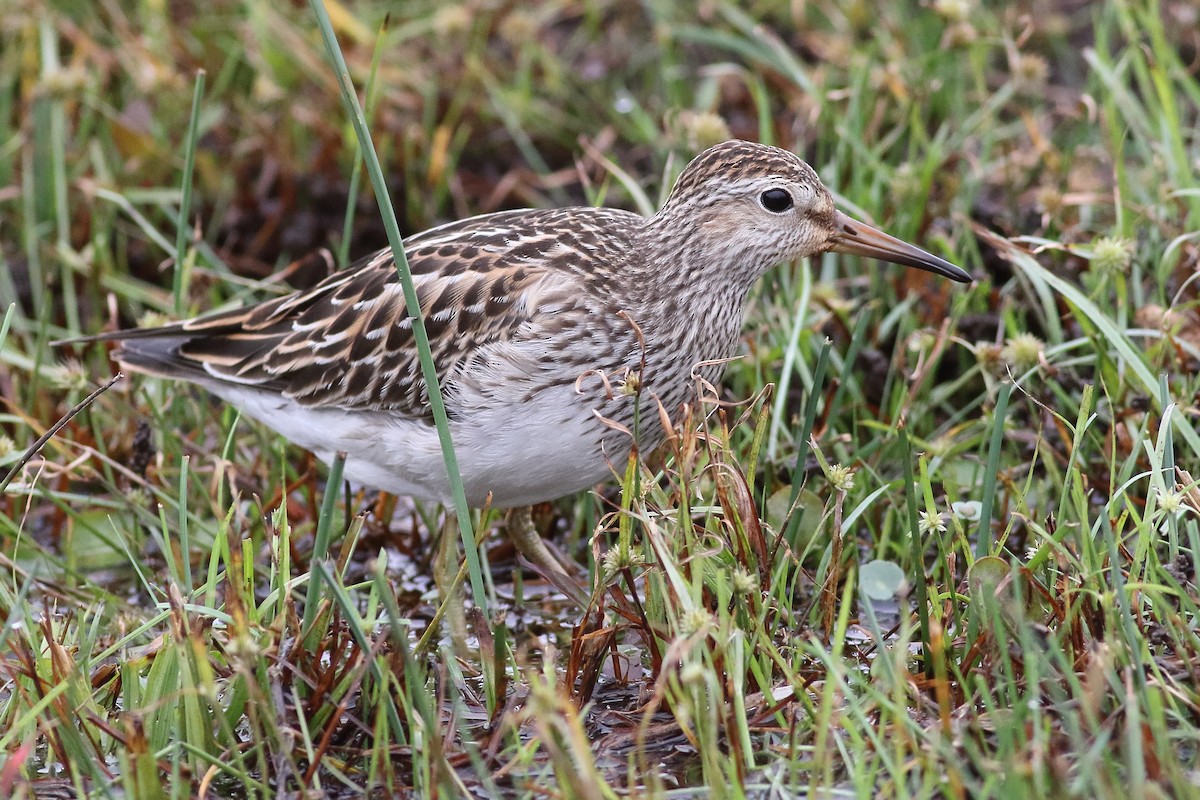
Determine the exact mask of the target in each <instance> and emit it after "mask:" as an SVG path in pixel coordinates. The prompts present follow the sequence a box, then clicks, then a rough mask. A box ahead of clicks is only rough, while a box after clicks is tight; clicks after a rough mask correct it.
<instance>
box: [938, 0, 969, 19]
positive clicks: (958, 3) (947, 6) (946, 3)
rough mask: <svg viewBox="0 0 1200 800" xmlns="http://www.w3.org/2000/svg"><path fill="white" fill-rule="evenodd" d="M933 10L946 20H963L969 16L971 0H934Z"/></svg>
mask: <svg viewBox="0 0 1200 800" xmlns="http://www.w3.org/2000/svg"><path fill="white" fill-rule="evenodd" d="M933 10H934V11H935V12H936V13H937V15H938V16H939V17H941V18H942V19H944V20H946V21H947V22H965V21H966V20H967V18H968V17H970V16H971V11H972V9H971V0H934V2H933Z"/></svg>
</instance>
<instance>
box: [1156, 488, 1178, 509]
mask: <svg viewBox="0 0 1200 800" xmlns="http://www.w3.org/2000/svg"><path fill="white" fill-rule="evenodd" d="M1158 505H1159V507H1160V508H1161V509H1162V510H1163V511H1165V512H1167V513H1168V514H1174V513H1176V512H1178V511H1181V510H1182V509H1183V492H1171V491H1162V490H1159V492H1158Z"/></svg>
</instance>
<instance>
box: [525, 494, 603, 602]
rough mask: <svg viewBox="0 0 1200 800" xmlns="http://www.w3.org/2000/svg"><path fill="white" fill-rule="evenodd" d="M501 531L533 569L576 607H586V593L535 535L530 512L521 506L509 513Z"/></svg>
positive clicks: (535, 531)
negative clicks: (505, 531) (505, 532)
mask: <svg viewBox="0 0 1200 800" xmlns="http://www.w3.org/2000/svg"><path fill="white" fill-rule="evenodd" d="M505 529H506V530H507V532H508V538H509V541H511V542H512V543H513V547H515V548H517V552H518V553H520V554H521V555H522V556H524V557H525V560H526V561H527V562H529V564H530V566H532V567H533V568H534V570H536V571H537V572H538V573H539V574H540V575H541V576H542V577H543V578H545V579H546V580H548V581H550V582H551V583H553V584H554V585H555V586H556V587H557V588H558V589H559V590H560V591H562V592H563V593H564V594H566V595H567V597H569V598H571V599H572V600H574V601H575V602H576V603H578V604H579V605H580V607H582V608H586V607H587V605H588V596H587V593H586V592H585V591H584V590H583V589H582V588H581V587H580V585H579V583H578V582H577V581H576V580H575V578H574V577H572V575H571V573H570V572H568V571H567V568H566V567H565V566H564V565H563V564H562V562H561V561H559V560H558V559H557V558H555V556H554V554H553V553H551V552H550V549H549V548H547V547H546V543H545V542H543V541H542V537H541V535H540V534H538V531H537V528H536V527H535V526H534V524H533V509H532V508H531V507H530V506H521V507H520V508H514V509H513V510H512V511H511V512H509V515H508V521H507V522H506V523H505Z"/></svg>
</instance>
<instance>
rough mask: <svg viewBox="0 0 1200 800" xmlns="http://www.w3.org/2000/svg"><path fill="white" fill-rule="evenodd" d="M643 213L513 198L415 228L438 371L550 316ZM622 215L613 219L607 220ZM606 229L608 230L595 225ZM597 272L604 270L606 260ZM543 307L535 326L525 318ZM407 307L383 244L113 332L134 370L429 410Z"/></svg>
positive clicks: (317, 400) (325, 402)
mask: <svg viewBox="0 0 1200 800" xmlns="http://www.w3.org/2000/svg"><path fill="white" fill-rule="evenodd" d="M637 219H640V218H638V217H636V216H635V215H631V214H628V212H621V211H613V210H610V209H587V208H569V209H550V210H545V211H514V212H500V213H497V214H489V215H485V216H481V217H473V218H471V219H468V220H464V221H462V222H456V223H450V224H448V225H443V226H441V227H438V228H433V229H431V230H429V231H425V232H424V233H420V234H417V235H415V236H412V237H410V238H409V239H407V240H406V241H405V253H406V256H407V258H408V261H409V266H410V269H411V272H412V276H413V283H414V286H415V289H416V292H417V296H418V298H419V300H420V303H421V310H422V316H423V317H424V319H425V328H426V330H427V331H428V333H429V340H430V347H431V350H432V353H433V360H434V363H435V364H436V365H437V371H438V374H439V377H440V378H441V379H442V380H443V381H444V380H445V379H446V376H448V375H449V376H452V375H453V374H454V370H455V368H456V367H459V366H461V365H464V364H467V363H469V362H470V361H471V360H472V356H477V355H478V354H479V352H480V351H481V349H483V348H486V347H487V346H489V345H496V344H502V343H504V342H508V341H511V340H513V339H514V338H515V337H519V336H522V335H537V336H546V335H547V333H546V325H545V324H543V323H549V328H550V329H552V328H553V323H552V321H551V320H550V319H547V318H548V317H550V318H552V317H553V315H554V313H555V312H556V311H558V310H561V309H564V308H566V307H568V306H569V305H570V304H571V303H572V302H573V301H572V300H571V298H572V297H578V295H579V294H580V293H581V292H583V291H585V290H586V288H587V287H588V286H589V284H591V285H594V284H595V282H596V281H595V275H594V274H593V273H594V270H592V269H590V268H589V265H594V264H597V263H600V264H604V263H611V261H612V258H613V257H614V255H615V253H614V252H613V251H615V250H617V249H620V248H621V247H623V246H624V241H625V240H624V239H622V237H620V236H614V235H610V234H608V233H607V232H609V231H612V230H614V229H615V230H621V229H628V227H629V225H630V223H631V222H632V221H634V220H637ZM614 223H616V224H614ZM597 231H604V232H605V235H597ZM601 271H602V270H601ZM535 314H536V315H538V318H537V319H538V324H535V325H534V326H532V327H533V328H539V327H540V330H537V331H531V326H530V324H529V323H530V321H531V319H532V318H534V316H535ZM412 322H413V320H412V318H411V317H410V316H409V314H408V311H407V309H406V307H405V302H404V294H403V292H402V290H401V286H400V283H399V278H398V276H397V273H396V268H395V264H394V262H393V260H392V257H391V251H390V250H384V251H381V252H379V253H376V254H374V255H372V256H369V257H367V258H365V259H363V260H362V261H360V262H358V263H357V264H355V265H353V266H351V267H349V268H347V269H346V270H343V271H341V272H338V273H335V274H333V275H331V276H330V277H328V278H326V279H325V280H323V281H321V282H320V283H319V284H317V285H316V286H314V287H313V288H312V289H309V290H307V291H303V292H297V293H295V294H291V295H287V296H284V297H279V298H276V299H273V300H268V301H266V302H263V303H259V304H257V305H253V306H248V307H244V308H239V309H234V310H231V311H223V312H218V313H214V314H209V315H206V316H202V317H198V318H196V319H192V320H187V321H185V322H179V323H175V324H173V325H168V326H164V327H161V328H150V329H137V330H130V331H118V332H116V333H112V334H104V335H103V336H101V337H95V338H104V339H118V340H120V341H121V348H120V349H119V350H118V351H117V353H116V357H117V359H118V360H119V361H121V362H122V363H123V364H125V365H127V366H129V367H130V368H132V369H136V370H140V371H143V372H149V373H152V374H158V375H164V376H167V377H176V378H181V379H184V380H191V381H195V382H199V383H207V384H213V383H228V384H240V385H243V386H247V387H253V388H258V389H261V390H264V391H270V392H276V393H279V394H281V395H284V396H286V397H288V398H291V399H294V400H295V401H297V402H299V403H301V404H302V405H306V406H311V407H327V408H343V409H355V410H391V411H397V412H399V413H402V414H405V415H408V416H412V417H416V418H425V417H428V416H429V414H430V412H429V405H428V396H427V395H426V392H425V383H424V380H423V379H422V377H421V367H420V362H419V360H418V356H417V348H416V342H415V339H414V336H413V329H412Z"/></svg>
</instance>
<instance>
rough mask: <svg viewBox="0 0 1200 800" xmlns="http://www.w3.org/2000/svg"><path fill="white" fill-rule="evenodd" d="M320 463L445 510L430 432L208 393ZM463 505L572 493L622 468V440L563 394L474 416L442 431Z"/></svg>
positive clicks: (252, 396)
mask: <svg viewBox="0 0 1200 800" xmlns="http://www.w3.org/2000/svg"><path fill="white" fill-rule="evenodd" d="M209 388H210V389H211V390H212V391H213V392H214V393H215V394H217V395H219V396H220V397H222V398H223V399H224V400H226V401H228V402H229V403H231V404H232V405H234V406H236V407H237V408H238V409H239V410H241V411H242V413H244V414H245V415H246V416H248V417H252V418H254V419H257V420H259V421H260V422H262V423H264V424H266V425H268V426H270V427H271V428H273V429H274V430H276V431H278V432H279V433H280V434H282V435H283V436H284V437H286V438H287V439H289V440H291V441H292V442H294V443H296V444H298V445H299V446H301V447H303V448H305V449H307V450H311V451H312V452H313V453H314V454H316V455H317V457H319V458H320V459H322V460H323V461H326V462H331V461H332V460H333V458H334V454H335V453H336V452H337V451H339V450H340V451H343V452H345V453H346V466H345V476H346V478H347V479H348V480H350V481H351V482H354V483H358V484H362V485H363V486H367V487H370V488H374V489H382V490H384V491H387V492H392V493H394V494H399V495H406V496H411V497H415V498H417V499H422V500H433V501H438V502H449V501H450V499H451V495H450V482H449V480H448V479H447V477H446V467H445V462H444V461H443V459H442V450H441V446H440V444H439V442H438V436H437V431H436V429H434V428H433V427H432V426H431V425H429V424H427V423H425V422H420V421H414V420H412V419H407V418H403V417H399V416H397V415H395V414H390V413H388V412H383V411H371V412H366V411H355V412H346V411H342V410H339V409H313V408H306V407H304V406H301V405H299V404H298V403H296V402H295V401H292V400H289V399H287V398H283V397H280V396H278V395H274V394H265V393H262V392H257V391H254V390H247V389H244V388H242V387H235V386H230V385H228V384H224V385H220V386H211V387H209ZM450 433H451V438H452V440H453V442H454V453H455V456H456V458H457V460H458V467H459V474H460V475H461V476H462V480H463V487H464V488H465V490H466V495H467V502H468V503H469V504H470V505H471V506H474V507H481V506H483V505H484V504H485V502H486V501H487V498H488V494H489V493H490V494H491V495H492V498H491V503H492V505H493V507H496V508H507V507H511V506H520V505H529V504H532V503H538V502H543V501H546V500H553V499H555V498H558V497H562V496H563V495H567V494H571V493H573V492H577V491H580V490H582V489H585V488H587V487H589V486H592V485H594V484H596V483H599V482H600V481H602V480H605V479H606V478H608V477H609V476H610V475H611V474H612V469H611V468H610V466H609V464H610V463H611V464H613V465H615V466H616V467H617V469H618V470H622V469H623V468H624V462H625V459H626V457H627V455H628V452H629V440H628V437H627V436H625V435H624V434H620V433H617V432H615V431H612V430H611V429H610V428H608V427H607V426H605V425H603V423H601V422H600V421H599V420H597V419H596V418H595V416H594V415H593V414H592V413H591V409H590V408H589V407H588V404H587V403H586V402H584V401H582V398H579V397H578V396H575V394H574V390H573V389H572V388H570V387H560V388H555V389H550V390H547V391H544V392H541V393H540V394H538V395H537V396H536V397H534V398H532V399H530V400H528V401H527V402H524V403H521V404H519V405H514V406H505V407H501V408H496V407H490V408H476V409H475V410H473V411H472V412H471V413H469V414H464V415H462V416H460V417H459V418H458V419H455V420H454V421H452V422H451V426H450Z"/></svg>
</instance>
